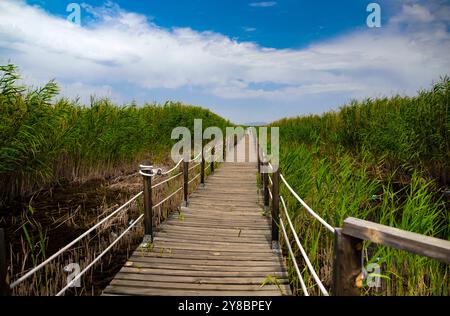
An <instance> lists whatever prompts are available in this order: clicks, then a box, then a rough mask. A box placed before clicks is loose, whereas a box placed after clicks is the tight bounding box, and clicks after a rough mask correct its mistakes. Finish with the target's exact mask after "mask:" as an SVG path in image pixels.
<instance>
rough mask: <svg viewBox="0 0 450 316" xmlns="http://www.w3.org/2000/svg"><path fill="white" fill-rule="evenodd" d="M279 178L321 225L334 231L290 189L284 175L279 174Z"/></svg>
mask: <svg viewBox="0 0 450 316" xmlns="http://www.w3.org/2000/svg"><path fill="white" fill-rule="evenodd" d="M280 178H281V180H282V181H283V183H284V184H285V185H286V187H287V188H288V189H289V191H290V192H291V193H292V195H293V196H294V197H295V198H296V199H297V200H298V201H299V202H300V203H301V204H302V205H303V207H304V208H305V209H306V210H307V211H308V212H309V213H310V214H311V215H312V216H313V217H315V218H316V219H317V220H318V221H319V222H320V223H321V224H322V225H324V226H325V227H326V228H327V229H328V230H329V231H331V232H332V233H334V228H333V227H332V226H331V225H330V224H328V223H327V222H326V221H325V220H324V219H323V218H322V217H320V216H319V215H318V214H317V213H316V212H314V211H313V210H312V209H311V208H310V207H309V206H308V204H306V203H305V201H303V200H302V199H301V198H300V196H299V195H298V194H297V193H296V192H295V191H294V189H292V187H291V186H290V185H289V183H288V182H287V181H286V179H285V178H284V176H283V175H282V174H280Z"/></svg>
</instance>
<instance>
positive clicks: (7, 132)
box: [0, 65, 229, 202]
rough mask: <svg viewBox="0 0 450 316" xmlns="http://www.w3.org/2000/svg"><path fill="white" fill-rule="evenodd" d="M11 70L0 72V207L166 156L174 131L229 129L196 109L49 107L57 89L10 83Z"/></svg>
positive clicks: (64, 103) (97, 103) (55, 103)
mask: <svg viewBox="0 0 450 316" xmlns="http://www.w3.org/2000/svg"><path fill="white" fill-rule="evenodd" d="M18 79H19V75H18V74H17V72H16V67H15V66H13V65H7V66H1V67H0V176H1V177H0V188H1V189H0V195H1V197H0V200H1V201H2V202H7V201H9V200H11V199H13V198H15V197H17V196H24V195H27V194H30V193H32V192H34V191H35V190H38V189H40V188H42V187H45V186H49V185H53V184H55V183H56V182H59V181H63V180H68V181H72V180H83V179H89V178H93V177H104V176H114V175H117V174H119V173H126V172H129V171H131V170H136V168H137V163H138V162H141V161H142V160H143V159H158V157H159V159H161V158H162V157H166V156H167V153H168V152H169V151H170V148H171V146H172V144H173V142H174V141H172V140H171V139H170V136H171V132H172V129H173V128H174V127H176V126H186V127H188V128H193V124H194V118H201V119H203V126H204V127H205V128H206V127H208V126H219V127H222V128H224V127H225V126H229V122H228V121H226V120H224V119H222V118H221V117H219V116H217V115H215V114H213V113H212V112H210V111H208V110H205V109H203V108H200V107H194V106H185V105H182V104H179V103H170V102H169V103H166V104H165V105H162V106H161V105H157V104H146V105H144V106H142V107H137V106H136V105H135V104H130V105H125V106H117V105H114V104H112V103H111V102H110V101H109V100H107V99H99V100H94V99H92V100H91V104H90V106H82V105H80V104H78V102H77V101H75V102H73V101H70V100H68V99H64V98H62V99H59V100H54V99H55V97H57V94H58V90H59V89H58V86H57V85H56V83H55V82H53V81H50V82H49V83H47V84H46V85H45V86H44V87H42V88H37V89H30V88H26V87H23V86H20V85H18V84H17V80H18Z"/></svg>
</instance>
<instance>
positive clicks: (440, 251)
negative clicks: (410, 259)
mask: <svg viewBox="0 0 450 316" xmlns="http://www.w3.org/2000/svg"><path fill="white" fill-rule="evenodd" d="M364 240H368V241H371V242H373V243H376V244H380V245H384V246H389V247H393V248H396V249H401V250H405V251H409V252H411V253H415V254H418V255H422V256H426V257H429V258H431V259H436V260H439V261H442V262H444V263H447V264H450V241H448V240H443V239H438V238H434V237H429V236H425V235H421V234H417V233H413V232H409V231H405V230H402V229H398V228H395V227H390V226H386V225H381V224H377V223H374V222H370V221H366V220H362V219H359V218H354V217H349V218H347V219H345V220H344V225H343V228H336V229H335V238H334V256H333V259H334V263H333V294H334V295H360V288H359V286H358V284H357V283H358V282H357V279H358V278H361V273H362V268H363V267H362V265H361V252H362V249H363V242H364Z"/></svg>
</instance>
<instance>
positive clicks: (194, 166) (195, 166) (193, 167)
mask: <svg viewBox="0 0 450 316" xmlns="http://www.w3.org/2000/svg"><path fill="white" fill-rule="evenodd" d="M201 164H202V163H201V162H199V163H198V164H196V165H193V166H192V167H190V168H189V169H188V171H191V170H192V169H195V168H197V167H198V166H200V165H201Z"/></svg>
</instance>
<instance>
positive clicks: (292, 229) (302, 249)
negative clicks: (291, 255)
mask: <svg viewBox="0 0 450 316" xmlns="http://www.w3.org/2000/svg"><path fill="white" fill-rule="evenodd" d="M280 200H281V204H282V205H283V209H284V213H285V215H286V219H287V221H288V223H289V227H290V229H291V231H292V234H293V235H294V239H295V241H296V243H297V246H298V248H299V249H300V252H301V254H302V257H303V259H304V260H305V262H306V265H307V266H308V269H309V271H310V272H311V274H312V276H313V278H314V280H316V283H317V285H318V286H319V289H320V291H321V292H322V294H323V295H325V296H329V294H328V291H327V290H326V289H325V287H324V286H323V284H322V281H321V280H320V278H319V276H318V275H317V273H316V271H315V270H314V267H313V266H312V264H311V261H310V260H309V257H308V254H307V253H306V251H305V249H304V248H303V246H302V244H301V242H300V239H299V238H298V236H297V233H296V232H295V228H294V225H293V224H292V221H291V218H290V217H289V213H288V210H287V206H286V203H285V202H284V199H283V196H282V195H280ZM280 221H281V218H280Z"/></svg>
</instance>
